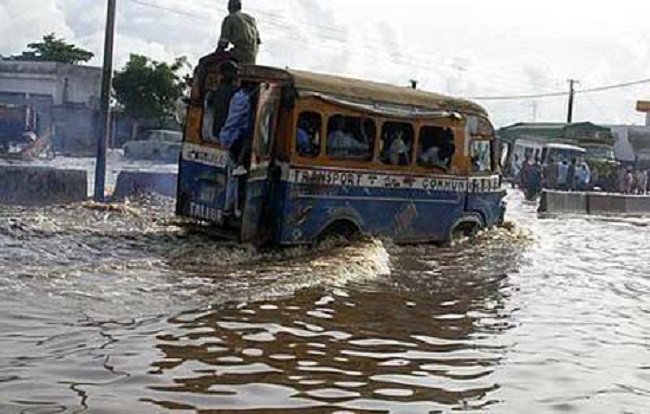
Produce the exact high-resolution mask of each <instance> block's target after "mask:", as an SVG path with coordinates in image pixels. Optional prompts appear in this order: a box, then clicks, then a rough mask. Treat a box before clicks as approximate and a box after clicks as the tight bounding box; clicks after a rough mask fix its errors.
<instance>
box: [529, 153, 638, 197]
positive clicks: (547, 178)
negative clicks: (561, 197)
mask: <svg viewBox="0 0 650 414" xmlns="http://www.w3.org/2000/svg"><path fill="white" fill-rule="evenodd" d="M516 183H517V184H518V185H519V187H520V188H521V189H523V190H524V191H525V192H526V193H527V196H530V197H534V196H535V195H536V194H539V193H540V192H541V191H542V189H543V188H547V189H552V190H558V191H607V192H618V193H623V194H648V191H649V190H650V188H648V184H649V180H648V171H647V170H641V169H635V168H633V167H625V166H619V167H618V168H609V169H608V170H607V171H604V172H603V171H599V169H598V168H592V167H590V165H589V163H588V162H586V161H578V160H577V159H575V158H574V159H572V160H571V161H570V162H569V161H567V160H566V159H562V160H559V161H553V160H551V161H550V162H549V163H547V164H543V165H542V164H541V163H540V161H539V159H536V160H534V161H533V160H531V159H530V158H526V160H525V161H524V162H523V164H522V167H521V169H520V171H519V174H518V176H517V177H516Z"/></svg>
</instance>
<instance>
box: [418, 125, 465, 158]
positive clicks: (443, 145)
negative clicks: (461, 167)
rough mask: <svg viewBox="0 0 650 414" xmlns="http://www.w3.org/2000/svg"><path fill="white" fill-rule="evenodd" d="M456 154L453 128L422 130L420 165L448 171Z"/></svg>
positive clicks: (427, 127) (426, 127)
mask: <svg viewBox="0 0 650 414" xmlns="http://www.w3.org/2000/svg"><path fill="white" fill-rule="evenodd" d="M455 152H456V145H455V144H454V132H453V130H452V129H451V128H443V127H435V126H424V127H422V128H421V129H420V144H419V146H418V165H420V166H422V167H427V168H442V169H448V168H449V167H450V166H451V160H452V159H453V157H454V154H455Z"/></svg>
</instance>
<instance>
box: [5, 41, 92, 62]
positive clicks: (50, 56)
mask: <svg viewBox="0 0 650 414" xmlns="http://www.w3.org/2000/svg"><path fill="white" fill-rule="evenodd" d="M27 49H29V50H27V51H25V52H23V53H22V54H20V55H16V56H12V57H11V59H13V60H30V61H41V62H60V63H70V64H73V65H76V64H78V63H83V62H88V61H89V60H90V59H92V58H93V56H95V55H94V54H93V53H92V52H89V51H88V50H85V49H82V48H80V47H77V46H75V45H73V44H70V43H66V41H65V40H64V39H63V38H61V39H57V38H56V36H55V34H54V33H50V34H47V35H45V36H43V41H42V42H36V43H30V44H28V45H27Z"/></svg>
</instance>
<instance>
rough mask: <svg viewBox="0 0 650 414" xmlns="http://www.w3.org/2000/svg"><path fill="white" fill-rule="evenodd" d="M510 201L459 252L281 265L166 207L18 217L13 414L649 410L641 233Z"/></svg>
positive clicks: (9, 280)
mask: <svg viewBox="0 0 650 414" xmlns="http://www.w3.org/2000/svg"><path fill="white" fill-rule="evenodd" d="M510 205H511V213H510V215H511V217H510V219H511V220H512V221H514V222H515V225H514V226H513V227H511V228H509V229H497V230H492V231H489V232H486V233H484V234H482V235H480V236H479V237H478V239H477V240H472V241H464V242H461V243H459V244H457V245H455V246H451V247H433V246H394V245H392V244H391V243H390V242H387V241H383V242H382V241H378V240H368V241H363V242H359V243H356V244H354V245H352V246H347V247H344V246H329V247H327V248H323V249H320V250H317V251H312V250H304V249H292V250H284V251H274V252H256V251H253V250H250V249H247V248H244V247H239V246H236V245H232V244H225V243H221V242H216V241H214V240H211V239H209V238H207V237H205V236H203V235H198V234H192V233H188V232H186V231H184V230H183V229H182V228H181V227H179V226H178V225H177V223H176V222H175V221H174V220H173V219H171V218H170V217H169V208H170V206H169V205H166V204H165V202H164V200H146V201H145V202H140V203H136V204H133V205H131V206H118V207H116V208H113V209H108V210H106V209H99V208H97V206H93V205H86V206H83V207H74V208H67V209H66V208H56V209H49V210H20V211H19V210H16V209H11V210H7V209H5V210H4V211H3V212H0V244H1V245H2V246H3V249H2V254H0V272H1V273H0V299H1V301H0V332H1V336H0V412H2V413H4V412H9V413H12V412H27V413H31V412H34V413H42V412H82V411H87V412H102V413H121V412H138V413H140V412H142V413H145V412H161V411H162V412H165V411H171V412H233V411H236V412H250V413H287V412H300V413H310V412H313V413H334V412H336V413H351V412H371V413H375V412H393V413H426V412H450V411H456V410H460V411H478V412H490V413H491V412H504V413H519V412H522V411H524V410H526V411H530V412H556V411H557V412H568V411H575V412H588V413H592V412H603V413H611V412H631V413H641V412H644V407H647V406H650V363H648V361H650V349H649V348H650V345H649V344H650V327H649V325H648V323H647V320H648V315H649V314H650V306H648V301H647V296H648V293H650V278H648V276H647V273H648V272H647V270H646V269H647V265H646V263H647V262H648V259H650V253H649V252H646V251H645V250H643V249H637V250H636V251H635V253H634V254H630V251H631V249H633V248H634V247H639V246H644V245H645V244H646V243H647V238H646V235H645V233H643V231H644V230H643V226H644V225H645V224H644V223H646V222H645V221H643V220H640V219H637V220H636V221H634V222H630V221H627V220H621V221H611V220H602V219H598V218H589V219H582V218H577V217H576V218H562V219H550V220H537V218H536V216H535V215H534V206H530V205H526V204H522V203H521V202H520V198H519V197H518V196H517V195H512V196H511V200H510ZM603 235H607V237H604V236H603Z"/></svg>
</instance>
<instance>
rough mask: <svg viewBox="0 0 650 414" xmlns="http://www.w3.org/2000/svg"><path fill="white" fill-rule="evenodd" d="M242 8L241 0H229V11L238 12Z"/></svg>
mask: <svg viewBox="0 0 650 414" xmlns="http://www.w3.org/2000/svg"><path fill="white" fill-rule="evenodd" d="M240 10H241V0H229V1H228V11H229V12H230V13H236V12H238V11H240Z"/></svg>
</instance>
